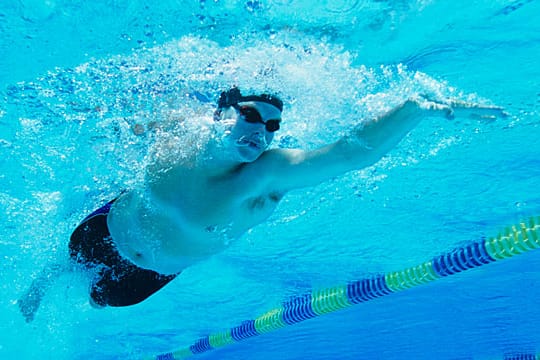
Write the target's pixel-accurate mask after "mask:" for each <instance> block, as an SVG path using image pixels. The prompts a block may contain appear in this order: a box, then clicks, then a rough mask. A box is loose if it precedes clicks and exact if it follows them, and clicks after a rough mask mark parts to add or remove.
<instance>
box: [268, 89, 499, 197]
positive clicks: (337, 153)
mask: <svg viewBox="0 0 540 360" xmlns="http://www.w3.org/2000/svg"><path fill="white" fill-rule="evenodd" d="M433 116H443V117H447V118H454V117H478V118H495V117H504V116H506V114H505V113H504V112H503V111H502V109H501V108H498V107H483V106H479V105H475V104H469V103H464V102H459V101H449V102H447V103H439V102H433V101H429V100H428V99H425V98H419V99H416V100H408V101H406V102H404V103H403V104H401V105H400V106H398V107H396V108H394V109H392V110H390V111H389V112H387V113H386V114H384V115H382V116H379V117H377V118H374V119H372V120H370V121H367V122H363V123H362V124H360V125H358V126H356V127H355V128H353V130H352V131H351V132H350V134H348V135H347V136H345V137H343V138H342V139H340V140H338V141H337V142H335V143H333V144H330V145H327V146H325V147H322V148H319V149H317V150H313V151H303V150H291V149H275V150H270V151H268V152H267V154H265V156H264V157H263V158H262V159H261V160H262V161H261V163H264V166H265V168H266V169H267V170H270V173H271V175H269V176H270V177H272V174H275V179H270V183H271V184H270V187H275V188H276V189H277V190H281V191H288V190H291V189H294V188H299V187H305V186H313V185H317V184H319V183H321V182H323V181H326V180H328V179H330V178H333V177H336V176H339V175H342V174H343V173H346V172H348V171H352V170H359V169H362V168H365V167H368V166H370V165H373V164H375V163H376V162H377V161H379V160H380V159H381V158H382V157H383V156H384V155H385V154H386V153H388V152H389V151H390V150H391V149H392V148H394V147H395V146H396V145H397V144H398V143H399V142H400V141H401V140H402V139H403V138H404V137H405V136H406V135H407V134H408V133H409V132H410V131H411V130H412V129H414V128H415V127H416V125H418V123H419V122H420V121H422V120H423V119H425V118H427V117H433ZM272 180H274V181H272Z"/></svg>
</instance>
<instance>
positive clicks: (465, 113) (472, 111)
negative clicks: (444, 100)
mask: <svg viewBox="0 0 540 360" xmlns="http://www.w3.org/2000/svg"><path fill="white" fill-rule="evenodd" d="M449 106H450V107H451V108H452V117H456V118H466V117H468V118H473V119H479V120H495V119H498V118H505V117H507V116H508V113H507V112H505V111H504V109H503V108H501V107H498V106H490V105H479V104H471V103H467V102H464V101H456V100H452V101H450V102H449Z"/></svg>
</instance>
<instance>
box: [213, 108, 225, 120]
mask: <svg viewBox="0 0 540 360" xmlns="http://www.w3.org/2000/svg"><path fill="white" fill-rule="evenodd" d="M222 113H223V111H221V109H216V111H214V121H219V120H221V115H222Z"/></svg>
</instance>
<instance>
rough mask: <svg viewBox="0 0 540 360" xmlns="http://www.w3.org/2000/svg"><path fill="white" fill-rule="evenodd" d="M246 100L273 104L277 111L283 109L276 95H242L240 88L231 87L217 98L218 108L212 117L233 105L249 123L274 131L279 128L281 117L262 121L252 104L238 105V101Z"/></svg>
mask: <svg viewBox="0 0 540 360" xmlns="http://www.w3.org/2000/svg"><path fill="white" fill-rule="evenodd" d="M246 101H259V102H264V103H267V104H270V105H272V106H275V107H276V108H278V109H279V111H280V112H281V111H283V101H281V100H280V99H279V98H278V97H277V96H273V95H268V94H262V95H248V96H242V94H241V93H240V90H239V89H238V88H237V87H233V88H231V89H230V90H228V91H224V92H222V93H221V95H220V97H219V100H218V109H217V110H216V115H217V116H215V117H214V118H215V119H218V118H219V115H220V114H221V110H222V109H224V108H227V107H231V106H232V107H233V108H234V109H236V111H238V112H239V113H240V115H242V116H243V117H244V119H245V120H246V121H247V122H248V123H251V124H257V123H260V124H264V125H265V128H266V131H268V132H275V131H278V130H279V124H280V122H281V119H269V120H266V121H263V119H262V116H261V114H260V113H259V112H258V111H257V109H255V108H254V107H253V106H248V105H242V106H240V105H238V103H239V102H246Z"/></svg>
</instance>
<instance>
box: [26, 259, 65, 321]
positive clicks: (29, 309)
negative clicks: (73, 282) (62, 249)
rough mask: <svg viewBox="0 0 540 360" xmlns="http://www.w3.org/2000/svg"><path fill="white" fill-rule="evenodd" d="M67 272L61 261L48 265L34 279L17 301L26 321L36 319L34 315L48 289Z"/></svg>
mask: <svg viewBox="0 0 540 360" xmlns="http://www.w3.org/2000/svg"><path fill="white" fill-rule="evenodd" d="M64 272H66V266H65V265H62V264H60V263H53V264H49V265H47V266H46V267H45V268H44V269H43V270H42V271H41V273H40V274H39V275H38V277H37V278H35V279H34V281H32V284H31V285H30V287H29V288H28V290H27V291H26V292H25V293H24V294H23V296H21V298H20V299H19V300H18V301H17V305H19V309H20V310H21V313H22V315H23V316H24V318H25V320H26V322H28V323H29V322H31V321H32V320H34V316H35V314H36V312H37V310H38V309H39V304H40V303H41V299H43V296H45V293H46V292H47V290H48V289H49V288H50V287H51V285H52V284H53V283H54V282H55V281H56V279H58V277H59V276H60V275H61V274H62V273H64Z"/></svg>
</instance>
